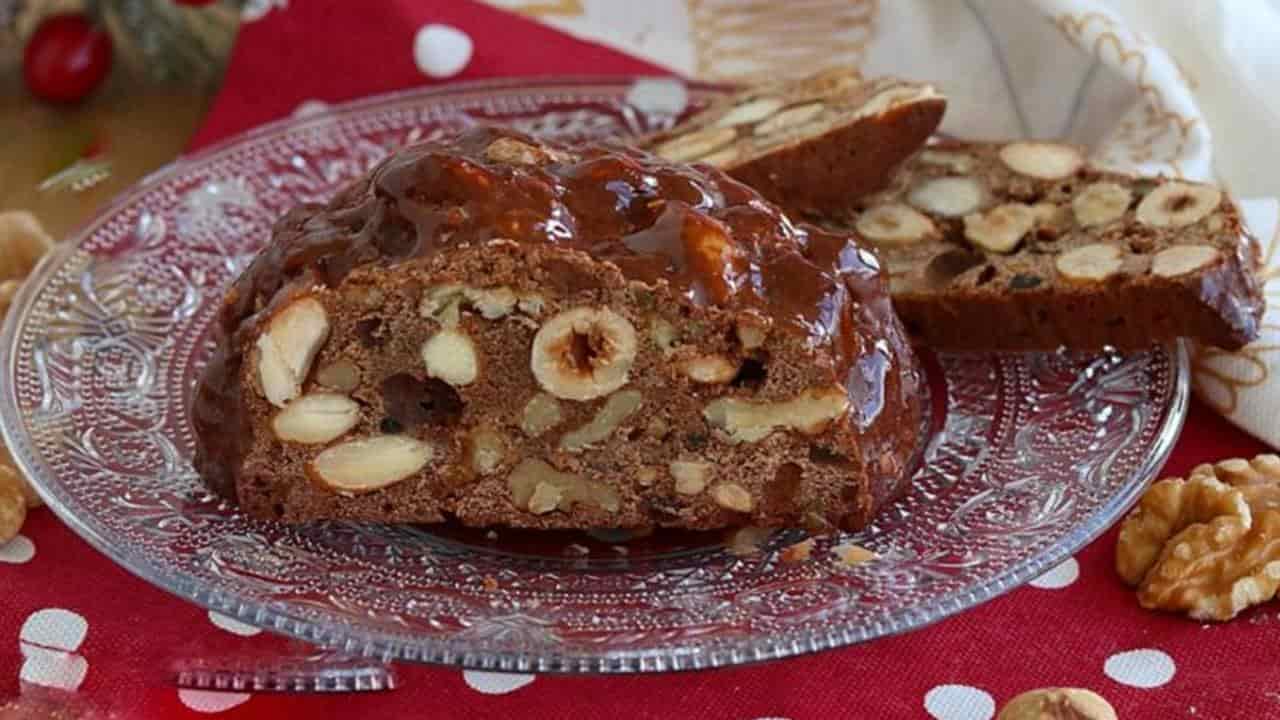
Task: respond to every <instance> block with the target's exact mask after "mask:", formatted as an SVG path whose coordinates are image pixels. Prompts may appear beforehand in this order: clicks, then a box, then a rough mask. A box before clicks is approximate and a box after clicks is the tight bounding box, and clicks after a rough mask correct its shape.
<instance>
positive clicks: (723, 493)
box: [194, 129, 922, 528]
mask: <svg viewBox="0 0 1280 720" xmlns="http://www.w3.org/2000/svg"><path fill="white" fill-rule="evenodd" d="M218 333H219V334H218V351H217V353H216V354H215V356H214V358H213V360H212V361H211V363H210V365H209V367H208V369H207V371H206V373H205V374H204V376H203V378H202V379H201V382H200V384H199V387H198V392H197V396H196V400H195V412H194V421H195V428H196V433H197V437H198V440H199V443H198V445H199V452H198V456H197V467H198V468H199V469H200V471H201V472H202V474H203V475H204V476H205V478H206V479H207V480H208V481H209V483H210V484H211V485H212V486H213V487H215V488H217V489H219V490H220V491H222V492H223V493H225V494H227V495H229V496H231V497H233V498H235V499H236V500H238V501H239V503H240V504H241V506H242V507H243V508H244V509H245V510H246V511H247V512H249V513H250V514H252V515H254V516H257V517H262V518H272V519H281V520H284V521H287V522H305V521H310V520H318V519H330V518H345V519H359V520H377V521H385V522H438V521H441V520H445V519H448V518H457V519H458V520H460V521H461V522H463V523H466V524H469V525H480V526H483V525H509V526H522V527H534V528H608V527H617V528H622V527H631V528H636V527H655V526H677V527H687V528H715V527H725V526H737V525H757V526H776V525H797V524H805V525H809V526H812V527H818V528H824V527H832V526H839V527H845V528H855V527H860V526H862V525H864V524H866V523H867V522H868V521H869V520H870V518H871V517H872V515H873V514H874V512H875V511H876V510H877V509H878V508H879V507H881V506H883V505H884V504H885V503H886V502H888V501H889V500H890V499H891V498H893V497H895V496H896V495H898V494H899V493H900V492H902V491H903V489H904V488H905V484H906V478H907V476H908V475H909V470H910V468H909V467H908V466H909V462H908V460H909V458H910V457H911V455H912V453H913V452H914V450H915V448H916V445H917V438H918V431H919V427H920V419H921V413H922V408H921V407H920V400H919V397H920V392H919V385H918V383H919V381H920V378H919V377H918V374H917V372H918V371H917V365H916V361H915V358H914V356H913V355H912V353H911V350H910V348H909V346H908V344H907V341H906V336H905V333H904V332H903V330H902V327H901V325H900V324H899V322H898V320H897V318H896V316H895V315H894V314H893V312H892V309H891V305H890V302H889V298H888V294H887V287H886V283H885V280H884V277H883V275H882V273H881V272H880V271H879V269H878V266H877V264H876V261H875V258H874V256H873V255H871V253H870V252H868V251H866V250H863V249H861V248H859V247H858V246H857V245H856V244H854V243H852V242H851V241H850V240H849V238H848V236H846V235H837V234H833V233H829V232H825V231H822V230H819V229H816V228H808V227H805V226H798V225H795V224H793V223H792V222H791V221H790V220H788V219H787V218H786V217H785V216H784V215H783V214H782V213H781V212H780V211H779V210H777V209H776V208H775V207H773V206H772V205H769V204H768V203H766V202H764V201H763V200H761V198H760V197H759V195H757V194H756V193H754V192H752V191H751V190H750V189H749V188H747V187H746V186H744V185H742V184H741V183H737V182H734V181H732V180H730V179H728V178H727V177H726V176H724V175H723V174H722V173H720V172H719V171H716V170H714V169H711V168H707V167H703V168H701V169H698V168H690V167H687V166H680V165H670V164H667V163H665V162H662V161H660V160H658V159H656V158H654V157H652V156H649V155H646V154H643V153H641V152H638V151H634V150H625V149H623V150H617V149H610V148H605V147H599V146H588V147H583V148H568V147H564V146H558V145H549V144H544V143H540V142H537V141H535V140H533V139H532V138H529V137H527V136H524V135H520V134H518V133H514V132H510V131H502V130H493V129H476V130H472V131H468V132H467V133H465V134H463V135H461V136H459V137H457V138H453V139H449V140H445V141H441V142H438V143H431V144H426V145H420V146H416V147H413V148H408V149H406V150H404V151H402V152H400V153H398V154H396V155H394V156H392V157H391V158H389V159H388V160H387V161H385V162H384V163H383V164H381V165H380V166H379V167H377V168H375V169H373V170H372V171H371V172H370V174H369V175H368V176H367V177H365V178H363V179H361V180H359V181H358V182H356V183H354V184H352V185H351V186H350V187H349V188H347V189H346V190H344V191H342V192H341V193H339V194H338V196H337V197H336V198H334V200H333V201H332V202H330V203H329V204H328V205H326V206H324V207H317V206H307V207H302V208H298V209H297V210H295V211H293V212H291V213H289V214H288V215H287V216H286V217H285V218H284V219H283V220H282V221H281V222H280V223H279V224H278V226H277V228H276V230H275V233H274V237H273V239H272V242H271V244H270V245H269V246H268V247H267V248H265V249H264V250H263V251H262V253H261V254H260V255H259V256H258V257H257V258H256V259H255V260H254V262H253V263H252V264H251V265H250V267H249V268H248V269H247V270H246V271H245V272H244V274H243V275H242V276H241V277H240V278H239V279H238V280H237V281H236V282H235V284H234V285H233V286H232V287H231V289H230V290H229V291H228V294H227V298H226V301H225V303H224V306H223V308H222V311H221V315H220V322H219V328H218Z"/></svg>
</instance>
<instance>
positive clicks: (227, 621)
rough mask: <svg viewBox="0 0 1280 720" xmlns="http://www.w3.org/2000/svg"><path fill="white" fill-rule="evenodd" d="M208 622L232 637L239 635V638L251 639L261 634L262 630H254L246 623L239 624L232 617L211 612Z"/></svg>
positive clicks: (254, 628)
mask: <svg viewBox="0 0 1280 720" xmlns="http://www.w3.org/2000/svg"><path fill="white" fill-rule="evenodd" d="M209 622H211V623H213V624H214V625H215V626H217V627H219V628H221V629H223V630H226V631H227V632H229V633H231V634H232V635H239V636H240V637H253V636H254V635H257V634H258V633H260V632H262V628H256V627H254V626H252V625H250V624H248V623H243V622H240V621H239V620H237V619H235V618H233V617H227V616H226V615H223V614H222V613H216V612H214V611H212V610H210V611H209Z"/></svg>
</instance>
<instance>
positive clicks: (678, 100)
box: [627, 78, 689, 115]
mask: <svg viewBox="0 0 1280 720" xmlns="http://www.w3.org/2000/svg"><path fill="white" fill-rule="evenodd" d="M627 104H628V105H630V106H631V107H634V108H635V109H637V110H639V111H641V112H645V113H652V114H662V115H679V114H680V113H682V112H684V109H685V108H686V107H688V105H689V91H688V90H686V89H685V86H684V83H683V82H682V81H681V80H680V79H679V78H640V79H639V80H636V81H635V83H634V84H633V85H632V86H631V89H629V90H627Z"/></svg>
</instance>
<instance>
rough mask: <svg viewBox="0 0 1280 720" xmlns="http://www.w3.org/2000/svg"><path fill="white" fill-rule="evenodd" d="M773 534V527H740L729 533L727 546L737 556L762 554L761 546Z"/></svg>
mask: <svg viewBox="0 0 1280 720" xmlns="http://www.w3.org/2000/svg"><path fill="white" fill-rule="evenodd" d="M771 535H773V529H772V528H763V527H751V526H748V527H743V528H738V529H737V530H734V531H732V532H731V533H729V538H728V540H726V541H725V548H726V549H727V550H728V551H729V553H730V554H732V555H736V556H737V557H752V556H754V555H759V554H760V550H761V548H763V547H764V544H765V542H766V541H767V540H768V539H769V537H770V536H771Z"/></svg>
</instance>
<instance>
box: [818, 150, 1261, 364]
mask: <svg viewBox="0 0 1280 720" xmlns="http://www.w3.org/2000/svg"><path fill="white" fill-rule="evenodd" d="M825 222H826V224H827V225H828V226H830V227H833V228H835V229H837V230H844V231H853V232H855V233H856V234H857V235H858V236H859V237H860V238H861V239H862V240H863V241H864V242H865V243H867V244H870V245H873V246H874V247H875V248H876V250H877V252H878V253H879V254H880V256H881V259H882V260H883V261H884V263H885V265H886V266H887V267H888V269H889V272H890V276H891V279H890V287H891V292H892V295H893V300H894V306H895V308H896V309H897V311H898V313H899V314H900V315H901V317H902V319H903V322H904V324H905V325H906V326H907V328H908V330H909V331H910V332H911V333H912V334H913V335H914V336H915V337H917V338H918V339H919V340H921V341H922V342H924V343H925V344H927V345H929V346H931V347H934V348H938V349H946V350H1051V349H1055V348H1058V347H1060V346H1067V347H1071V348H1080V349H1094V348H1101V347H1104V346H1112V347H1116V348H1142V347H1149V346H1150V345H1151V344H1152V343H1153V342H1157V341H1163V340H1170V339H1173V338H1176V337H1184V336H1185V337H1191V338H1194V339H1195V340H1197V341H1200V342H1203V343H1207V344H1211V345H1216V346H1219V347H1223V348H1229V349H1235V348H1239V347H1241V346H1242V345H1244V344H1245V343H1247V342H1249V341H1250V340H1252V339H1253V338H1255V337H1256V336H1257V334H1258V331H1259V325H1260V322H1261V315H1262V310H1263V302H1262V296H1261V288H1260V284H1259V280H1258V277H1257V274H1256V273H1257V267H1258V261H1259V258H1258V246H1257V243H1256V242H1254V240H1253V239H1252V238H1251V237H1250V236H1249V235H1248V233H1247V232H1246V231H1245V229H1244V227H1243V226H1242V224H1241V220H1240V214H1239V211H1238V210H1237V208H1236V207H1235V205H1234V204H1233V203H1232V202H1231V200H1230V199H1229V198H1228V197H1227V196H1226V195H1225V194H1224V193H1223V192H1222V191H1221V190H1219V189H1218V188H1216V187H1213V186H1210V185H1204V184H1200V183H1193V182H1186V181H1182V180H1174V179H1168V178H1146V177H1136V176H1131V175H1125V174H1121V173H1116V172H1107V171H1103V170H1100V169H1097V168H1094V167H1091V166H1090V165H1089V164H1088V163H1087V162H1086V161H1085V158H1084V155H1083V153H1082V152H1081V151H1080V149H1079V148H1076V147H1073V146H1070V145H1064V144H1059V143H1048V142H1031V141H1019V142H1008V143H959V142H945V143H940V144H936V145H931V146H929V147H928V148H926V149H924V150H922V151H921V152H919V153H918V154H917V155H915V156H914V157H912V158H911V159H910V160H909V161H908V162H907V163H905V164H904V166H903V167H902V169H901V170H900V171H899V172H898V173H897V174H896V175H895V177H894V180H893V183H892V185H891V186H890V187H889V188H887V189H886V190H884V191H882V192H879V193H876V194H873V195H870V196H864V197H860V198H854V199H851V200H850V201H849V203H848V205H847V207H846V210H845V211H844V212H837V213H829V214H827V215H826V218H825Z"/></svg>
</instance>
